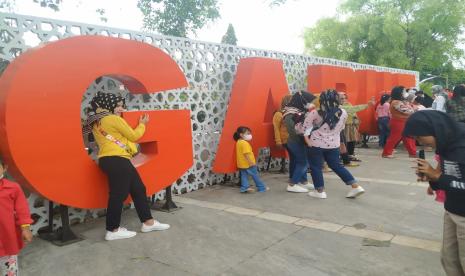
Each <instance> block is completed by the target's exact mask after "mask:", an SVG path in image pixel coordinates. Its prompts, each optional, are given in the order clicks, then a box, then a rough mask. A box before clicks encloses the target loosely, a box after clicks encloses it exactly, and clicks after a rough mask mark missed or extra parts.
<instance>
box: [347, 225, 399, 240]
mask: <svg viewBox="0 0 465 276" xmlns="http://www.w3.org/2000/svg"><path fill="white" fill-rule="evenodd" d="M338 233H340V234H344V235H350V236H356V237H361V238H368V239H372V240H378V241H390V240H392V238H393V237H394V235H393V234H390V233H384V232H378V231H372V230H367V229H356V228H354V227H350V226H345V227H344V228H342V229H341V230H340V231H339V232H338Z"/></svg>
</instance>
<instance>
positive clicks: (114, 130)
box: [92, 115, 145, 159]
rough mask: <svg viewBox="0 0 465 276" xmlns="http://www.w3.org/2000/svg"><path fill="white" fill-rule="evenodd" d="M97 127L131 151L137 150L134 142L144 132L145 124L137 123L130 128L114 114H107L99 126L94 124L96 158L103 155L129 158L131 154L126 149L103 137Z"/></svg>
mask: <svg viewBox="0 0 465 276" xmlns="http://www.w3.org/2000/svg"><path fill="white" fill-rule="evenodd" d="M99 127H100V128H101V129H102V130H103V131H104V132H106V133H107V134H110V135H111V136H113V137H114V138H115V139H117V140H118V141H120V142H121V143H123V144H125V145H126V146H127V147H129V148H130V149H131V151H132V152H137V147H136V144H135V142H136V141H137V140H139V139H140V138H141V137H142V135H144V132H145V125H144V124H139V125H138V126H137V127H136V128H135V129H132V128H131V127H130V126H129V125H128V123H127V122H126V121H125V120H124V119H123V118H121V117H120V116H116V115H108V116H105V117H103V118H102V119H101V120H100V126H97V124H96V125H94V127H93V129H92V133H93V134H94V137H95V141H96V142H97V145H98V146H99V153H98V158H100V157H104V156H119V157H124V158H127V159H131V157H132V156H131V155H130V154H129V153H128V151H127V150H125V149H124V148H122V147H120V146H119V145H117V144H116V143H115V142H113V141H110V140H109V139H107V138H105V136H103V134H102V133H101V132H100V131H99Z"/></svg>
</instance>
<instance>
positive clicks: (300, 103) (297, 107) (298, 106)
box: [283, 91, 316, 116]
mask: <svg viewBox="0 0 465 276" xmlns="http://www.w3.org/2000/svg"><path fill="white" fill-rule="evenodd" d="M315 98H316V97H315V96H314V95H313V94H311V93H310V92H307V91H299V92H297V93H295V94H294V95H292V98H291V100H290V101H289V103H288V105H287V106H286V107H285V108H284V115H283V116H286V115H289V114H298V113H302V114H303V113H306V112H307V111H308V110H306V107H305V106H306V105H307V104H309V103H311V102H313V100H315Z"/></svg>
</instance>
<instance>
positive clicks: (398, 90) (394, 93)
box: [391, 86, 405, 101]
mask: <svg viewBox="0 0 465 276" xmlns="http://www.w3.org/2000/svg"><path fill="white" fill-rule="evenodd" d="M404 89H405V87H403V86H395V87H394V88H392V90H391V99H392V100H398V101H403V100H404V96H403V93H404Z"/></svg>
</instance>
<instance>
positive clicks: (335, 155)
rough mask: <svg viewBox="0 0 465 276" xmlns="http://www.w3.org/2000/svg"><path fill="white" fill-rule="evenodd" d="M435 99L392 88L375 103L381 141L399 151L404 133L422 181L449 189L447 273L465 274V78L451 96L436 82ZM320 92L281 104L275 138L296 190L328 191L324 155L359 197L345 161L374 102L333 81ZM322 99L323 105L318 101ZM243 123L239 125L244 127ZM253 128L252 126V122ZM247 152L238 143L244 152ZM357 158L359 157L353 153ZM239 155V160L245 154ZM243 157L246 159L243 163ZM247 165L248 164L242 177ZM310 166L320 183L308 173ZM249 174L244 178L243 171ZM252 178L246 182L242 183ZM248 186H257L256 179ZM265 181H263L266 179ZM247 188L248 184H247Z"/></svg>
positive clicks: (389, 154) (388, 151)
mask: <svg viewBox="0 0 465 276" xmlns="http://www.w3.org/2000/svg"><path fill="white" fill-rule="evenodd" d="M432 96H433V97H432V99H431V101H429V97H427V96H426V95H425V94H424V93H423V91H417V90H415V89H410V90H407V89H405V87H403V86H396V87H394V88H393V89H392V91H391V93H390V94H387V93H385V94H383V95H382V96H381V98H380V100H379V103H378V105H377V106H376V107H375V111H376V112H375V114H376V115H375V116H376V119H377V122H378V128H379V146H380V147H382V148H383V153H382V157H384V158H394V155H393V152H394V149H395V147H396V146H397V145H398V144H399V143H400V141H403V144H404V146H405V147H406V149H407V151H408V153H409V156H410V157H411V158H415V159H414V160H413V161H414V162H415V163H416V167H415V168H416V174H417V176H418V181H423V182H429V184H430V185H429V187H428V190H427V193H428V194H430V195H433V194H436V196H437V198H438V195H439V194H440V193H444V196H443V200H442V201H443V202H444V208H445V210H446V211H445V214H444V229H443V246H442V250H441V262H442V265H443V268H444V270H445V271H446V273H447V275H465V204H464V203H465V124H464V123H465V86H464V85H458V86H456V87H455V88H454V90H453V93H452V95H451V97H449V95H448V94H447V93H446V92H445V91H444V89H443V88H442V87H441V86H439V85H435V86H433V87H432ZM316 99H317V97H315V96H314V95H312V94H310V93H308V92H304V91H301V92H297V93H295V94H294V95H293V96H292V97H290V98H289V96H286V97H285V98H284V99H283V102H282V106H281V110H280V111H278V112H276V113H275V115H274V118H273V125H274V128H275V132H274V133H275V141H276V142H277V144H278V145H279V146H283V147H284V148H286V149H287V151H288V153H289V159H290V162H289V163H290V166H289V184H288V186H287V191H288V192H296V193H307V192H308V195H309V196H312V197H315V198H320V199H325V198H327V194H326V192H325V190H324V177H323V163H324V162H326V163H327V164H328V166H329V167H330V168H331V169H332V170H333V171H334V172H335V173H336V174H337V175H338V176H339V178H340V179H341V180H342V181H343V182H344V183H345V184H346V185H348V186H350V187H351V188H350V190H349V192H348V194H347V196H346V197H348V198H355V197H357V196H359V195H361V194H363V193H364V189H363V188H362V187H361V186H360V185H358V184H357V181H356V180H355V178H354V177H353V176H352V174H351V173H350V172H349V171H348V170H347V169H346V168H345V167H344V166H351V165H350V164H351V161H352V160H356V159H354V158H353V157H354V144H355V143H354V142H357V141H358V140H359V138H358V137H359V134H358V125H359V120H358V117H357V116H356V113H357V112H358V111H361V110H364V109H366V108H368V107H369V106H372V105H374V101H370V102H369V103H368V104H366V105H359V106H352V105H350V104H348V103H347V95H346V93H341V92H339V93H338V92H337V91H335V90H332V89H329V90H326V91H323V92H322V93H321V94H320V95H319V102H317V101H316ZM317 105H318V107H317ZM238 131H239V129H238ZM247 131H248V132H247V133H250V130H249V129H247ZM235 138H238V139H236V140H237V141H238V145H239V143H244V142H245V143H247V145H248V146H247V147H248V149H249V150H248V152H247V153H246V154H247V155H249V156H251V157H250V158H248V159H251V160H254V159H253V158H252V157H253V153H252V150H251V147H250V144H248V142H246V141H250V139H251V136H250V137H249V138H250V139H245V138H244V139H241V138H240V137H239V136H237V137H236V136H235ZM417 145H419V146H422V147H429V148H431V149H432V150H434V151H435V153H436V158H435V159H436V161H437V166H432V165H431V164H430V163H429V162H428V161H426V160H425V159H424V158H422V157H421V156H419V157H420V158H417V151H416V147H417ZM241 154H244V152H243V151H239V150H238V151H237V157H238V158H240V155H241ZM351 158H352V160H351ZM238 162H239V161H238ZM238 164H239V163H238ZM248 165H249V166H250V167H254V170H253V171H254V174H253V176H254V179H257V182H256V183H257V187H259V189H260V191H266V189H265V187H266V185H265V184H264V183H263V182H262V181H261V180H260V179H259V177H258V175H257V174H256V171H257V170H256V164H255V162H253V163H252V162H250V163H249V164H248ZM243 170H244V168H241V177H242V176H243V175H244V176H245V174H243V173H242V171H243ZM308 170H310V174H311V176H312V181H313V184H311V183H309V182H308V181H307V171H308ZM241 179H242V178H241ZM242 185H244V183H243V184H242ZM245 185H246V186H242V188H241V192H248V191H250V190H251V189H250V187H249V186H248V182H245ZM258 185H260V186H258ZM245 188H247V189H245Z"/></svg>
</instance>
